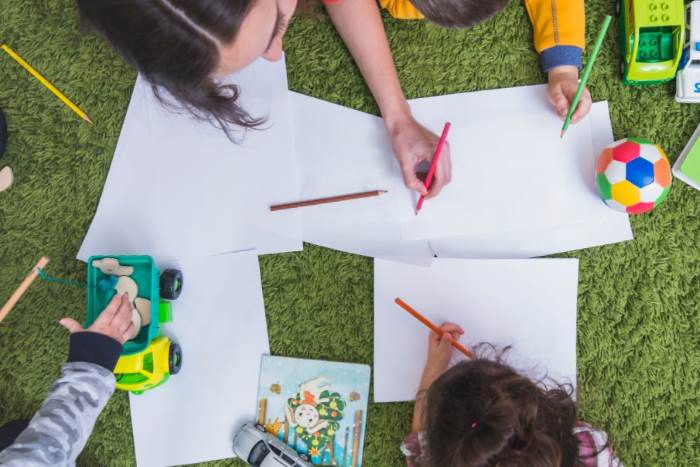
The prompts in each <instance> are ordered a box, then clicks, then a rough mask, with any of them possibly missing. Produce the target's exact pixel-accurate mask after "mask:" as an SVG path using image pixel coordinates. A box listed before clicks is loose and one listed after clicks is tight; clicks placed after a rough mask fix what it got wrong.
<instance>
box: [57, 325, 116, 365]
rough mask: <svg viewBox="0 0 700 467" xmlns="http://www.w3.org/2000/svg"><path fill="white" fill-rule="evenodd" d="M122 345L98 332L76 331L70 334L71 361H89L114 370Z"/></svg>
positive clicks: (69, 352)
mask: <svg viewBox="0 0 700 467" xmlns="http://www.w3.org/2000/svg"><path fill="white" fill-rule="evenodd" d="M121 352H122V345H121V344H120V343H119V342H117V341H116V340H114V339H112V338H111V337H108V336H105V335H104V334H98V333H96V332H89V331H84V332H76V333H73V334H71V335H70V346H69V348H68V361H69V362H88V363H94V364H96V365H100V366H101V367H103V368H106V369H107V370H108V371H114V367H115V366H116V365H117V360H119V355H120V354H121Z"/></svg>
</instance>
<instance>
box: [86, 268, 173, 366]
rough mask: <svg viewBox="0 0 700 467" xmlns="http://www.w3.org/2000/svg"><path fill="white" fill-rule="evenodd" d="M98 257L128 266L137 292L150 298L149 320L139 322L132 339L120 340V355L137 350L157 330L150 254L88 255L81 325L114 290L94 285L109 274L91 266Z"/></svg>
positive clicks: (156, 279)
mask: <svg viewBox="0 0 700 467" xmlns="http://www.w3.org/2000/svg"><path fill="white" fill-rule="evenodd" d="M102 258H115V259H116V260H118V261H119V263H120V264H121V265H122V266H132V267H133V268H134V273H133V274H132V275H131V278H132V279H134V280H135V281H136V284H137V285H138V287H139V295H138V296H139V297H141V298H145V299H147V300H150V301H151V322H150V323H149V324H148V326H143V327H142V328H141V331H139V333H138V335H137V336H136V337H135V338H134V339H132V340H130V341H127V342H125V343H124V350H123V351H122V355H132V354H135V353H138V352H141V351H142V350H144V349H146V347H148V344H150V343H151V341H152V340H153V339H154V338H156V337H158V335H159V333H160V316H159V315H160V313H159V308H160V271H159V270H158V268H157V267H156V265H155V262H154V261H153V258H151V257H150V256H145V255H143V256H118V255H102V256H91V257H90V259H89V260H88V268H87V284H88V300H87V317H86V321H85V327H88V326H90V325H91V324H92V323H94V322H95V320H96V319H97V317H98V316H99V315H100V313H101V312H102V310H104V309H105V307H106V306H107V305H108V304H109V302H110V301H111V300H112V298H113V297H114V295H115V294H116V292H115V291H114V290H111V291H104V290H102V289H100V287H99V286H98V284H99V282H100V280H102V279H108V278H109V275H107V274H103V273H102V272H101V271H100V270H99V269H97V268H94V267H92V262H93V260H96V259H102Z"/></svg>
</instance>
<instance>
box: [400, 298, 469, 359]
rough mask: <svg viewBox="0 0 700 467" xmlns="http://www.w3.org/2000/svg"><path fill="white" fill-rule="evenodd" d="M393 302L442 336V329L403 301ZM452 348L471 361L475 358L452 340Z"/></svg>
mask: <svg viewBox="0 0 700 467" xmlns="http://www.w3.org/2000/svg"><path fill="white" fill-rule="evenodd" d="M394 302H396V304H397V305H398V306H400V307H401V308H403V309H404V310H406V311H408V312H409V313H410V314H411V315H413V317H414V318H416V319H417V320H418V321H420V322H421V323H423V324H425V325H426V326H427V327H428V328H429V329H430V330H431V331H433V332H434V333H435V334H437V335H438V336H440V337H442V335H443V334H444V331H443V330H442V329H440V328H439V327H437V326H436V325H435V324H434V323H433V322H432V321H430V320H429V319H428V318H426V317H425V316H423V315H422V314H420V313H419V312H418V311H416V310H415V309H414V308H413V307H411V305H409V304H408V303H406V302H404V301H403V300H401V299H400V298H398V297H397V298H396V300H394ZM452 347H454V348H455V349H457V350H459V351H460V352H462V353H463V354H464V355H466V356H467V357H468V358H472V359H473V358H475V357H476V356H475V355H474V352H472V351H471V350H469V349H468V348H466V347H465V346H463V345H462V344H460V343H459V342H457V341H454V340H453V341H452Z"/></svg>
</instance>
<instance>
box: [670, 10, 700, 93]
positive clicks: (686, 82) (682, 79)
mask: <svg viewBox="0 0 700 467" xmlns="http://www.w3.org/2000/svg"><path fill="white" fill-rule="evenodd" d="M686 11H687V13H688V14H687V18H688V22H687V24H686V27H687V28H688V44H687V45H686V47H685V50H684V51H683V59H682V60H681V65H680V70H678V74H677V75H676V101H678V102H683V103H688V104H690V103H700V0H695V1H693V2H690V3H689V4H688V5H687V10H686Z"/></svg>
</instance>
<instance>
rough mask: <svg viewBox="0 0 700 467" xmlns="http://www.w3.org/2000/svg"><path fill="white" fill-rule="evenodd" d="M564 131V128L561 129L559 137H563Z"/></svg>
mask: <svg viewBox="0 0 700 467" xmlns="http://www.w3.org/2000/svg"><path fill="white" fill-rule="evenodd" d="M564 133H566V130H561V133H559V138H563V137H564Z"/></svg>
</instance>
